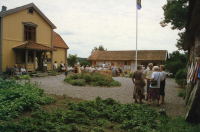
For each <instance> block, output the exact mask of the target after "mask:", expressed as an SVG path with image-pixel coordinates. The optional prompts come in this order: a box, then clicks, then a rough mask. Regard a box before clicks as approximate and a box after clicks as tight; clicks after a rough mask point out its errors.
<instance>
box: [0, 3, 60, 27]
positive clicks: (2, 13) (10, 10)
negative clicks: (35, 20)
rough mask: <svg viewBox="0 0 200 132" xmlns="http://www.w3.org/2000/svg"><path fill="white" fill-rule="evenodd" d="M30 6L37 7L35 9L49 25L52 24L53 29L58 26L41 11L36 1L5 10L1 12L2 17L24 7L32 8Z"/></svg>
mask: <svg viewBox="0 0 200 132" xmlns="http://www.w3.org/2000/svg"><path fill="white" fill-rule="evenodd" d="M30 7H33V8H34V9H35V11H36V12H37V13H38V14H39V15H40V16H41V17H42V18H43V19H44V20H45V21H46V22H47V23H48V24H49V25H51V27H52V28H53V29H55V28H57V27H56V26H55V25H54V24H53V23H52V22H51V21H50V20H49V19H48V18H47V17H46V16H45V15H44V14H43V13H42V11H41V10H40V9H39V8H38V7H37V6H36V5H35V4H34V3H29V4H26V5H22V6H19V7H16V8H13V9H9V10H7V11H4V12H0V17H4V16H7V15H10V14H13V13H15V12H18V11H21V10H24V9H27V8H30Z"/></svg>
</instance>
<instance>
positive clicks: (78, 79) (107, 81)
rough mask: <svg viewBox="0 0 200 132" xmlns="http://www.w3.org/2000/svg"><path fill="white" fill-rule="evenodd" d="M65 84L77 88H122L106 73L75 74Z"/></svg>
mask: <svg viewBox="0 0 200 132" xmlns="http://www.w3.org/2000/svg"><path fill="white" fill-rule="evenodd" d="M64 82H67V83H69V84H72V85H77V86H85V85H92V86H107V87H115V86H121V83H120V82H118V81H115V80H113V79H112V77H111V76H108V75H106V74H105V73H98V72H96V73H93V74H91V73H85V74H84V73H81V74H78V73H77V74H76V73H73V74H71V75H69V76H68V77H66V78H65V79H64Z"/></svg>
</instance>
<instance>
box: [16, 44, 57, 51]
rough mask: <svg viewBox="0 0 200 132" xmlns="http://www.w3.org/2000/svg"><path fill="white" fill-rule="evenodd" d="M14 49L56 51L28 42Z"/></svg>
mask: <svg viewBox="0 0 200 132" xmlns="http://www.w3.org/2000/svg"><path fill="white" fill-rule="evenodd" d="M13 49H35V50H48V51H55V50H56V49H54V48H51V47H48V46H45V45H42V44H38V43H35V42H28V43H25V44H21V45H18V46H16V47H13Z"/></svg>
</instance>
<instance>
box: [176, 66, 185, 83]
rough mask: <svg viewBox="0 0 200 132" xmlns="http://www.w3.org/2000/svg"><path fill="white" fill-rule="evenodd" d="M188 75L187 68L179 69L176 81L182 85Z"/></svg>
mask: <svg viewBox="0 0 200 132" xmlns="http://www.w3.org/2000/svg"><path fill="white" fill-rule="evenodd" d="M186 77H187V71H186V69H179V70H178V72H177V73H176V75H175V82H176V83H177V84H178V85H180V86H182V85H183V82H184V79H186Z"/></svg>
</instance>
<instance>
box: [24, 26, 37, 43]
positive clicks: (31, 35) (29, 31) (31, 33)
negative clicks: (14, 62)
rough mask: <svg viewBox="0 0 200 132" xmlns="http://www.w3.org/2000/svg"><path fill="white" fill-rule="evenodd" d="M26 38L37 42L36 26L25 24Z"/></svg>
mask: <svg viewBox="0 0 200 132" xmlns="http://www.w3.org/2000/svg"><path fill="white" fill-rule="evenodd" d="M24 40H25V41H33V42H36V27H32V26H28V25H24Z"/></svg>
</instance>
